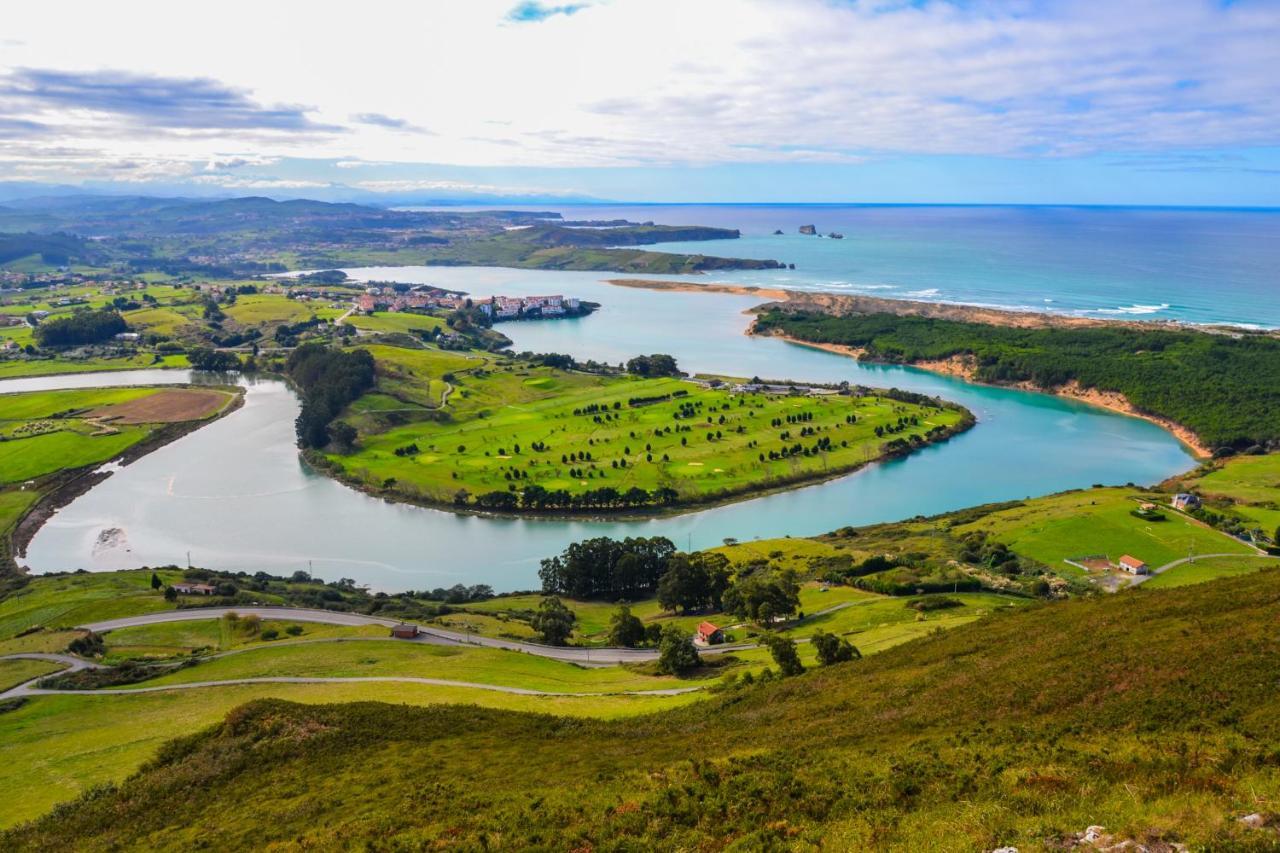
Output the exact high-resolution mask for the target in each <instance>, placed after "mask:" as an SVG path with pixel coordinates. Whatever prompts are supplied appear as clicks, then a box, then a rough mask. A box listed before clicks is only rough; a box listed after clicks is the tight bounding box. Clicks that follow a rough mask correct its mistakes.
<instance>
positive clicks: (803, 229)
mask: <svg viewBox="0 0 1280 853" xmlns="http://www.w3.org/2000/svg"><path fill="white" fill-rule="evenodd" d="M800 233H801V234H817V233H818V229H817V226H814V225H801V226H800Z"/></svg>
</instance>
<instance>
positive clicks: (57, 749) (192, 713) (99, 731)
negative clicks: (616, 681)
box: [0, 683, 702, 827]
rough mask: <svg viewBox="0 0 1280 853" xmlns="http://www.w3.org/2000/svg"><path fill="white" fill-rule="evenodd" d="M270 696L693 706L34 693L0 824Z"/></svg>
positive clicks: (2, 722) (17, 728)
mask: <svg viewBox="0 0 1280 853" xmlns="http://www.w3.org/2000/svg"><path fill="white" fill-rule="evenodd" d="M268 696H269V697H276V698H280V699H288V700H290V701H294V702H302V703H306V704H320V705H324V704H329V703H334V702H390V703H394V704H396V705H401V706H403V705H437V704H443V703H457V704H462V705H473V706H481V707H486V708H497V709H505V710H512V711H532V712H535V713H543V714H556V715H560V716H566V717H596V718H605V719H611V718H618V717H627V716H634V715H637V714H645V713H651V712H653V711H659V710H663V709H667V708H674V707H678V706H681V705H686V704H689V703H691V702H697V701H700V699H701V698H702V696H701V694H700V693H692V694H683V695H677V696H590V697H567V696H564V697H557V696H519V695H513V694H508V693H499V692H495V691H492V690H476V689H471V688H462V687H435V686H430V685H422V684H397V683H383V684H378V683H369V684H259V685H239V686H226V687H213V688H200V689H192V690H178V691H174V692H172V693H152V694H139V695H134V696H127V695H121V694H119V693H113V692H110V691H103V693H102V694H101V695H95V696H37V697H33V698H32V699H30V700H29V701H28V702H27V703H26V704H24V705H23V706H22V707H21V708H18V709H17V710H14V711H9V712H7V713H4V714H0V827H9V826H13V825H14V824H16V823H20V822H22V821H24V820H29V819H31V818H34V817H36V816H38V815H41V814H43V813H44V812H46V811H48V810H49V809H50V808H52V807H53V806H54V805H55V804H57V803H59V802H62V801H64V800H68V799H71V798H73V797H75V796H76V795H77V794H78V793H79V792H81V791H83V790H85V789H87V788H90V787H92V786H93V785H96V784H99V783H102V782H109V781H114V782H118V781H121V780H123V779H124V778H125V777H127V776H129V775H130V774H132V773H133V772H134V771H135V770H137V769H138V767H139V766H141V765H142V763H143V762H145V761H147V760H148V759H150V758H151V757H152V756H153V755H155V752H156V750H157V748H159V746H160V745H161V744H163V743H164V742H165V741H167V740H170V739H171V738H175V737H178V736H181V735H188V734H192V733H194V732H196V731H199V730H200V729H202V728H204V727H206V726H210V725H213V724H214V723H217V722H219V721H221V720H222V719H223V717H225V716H226V714H227V712H228V711H230V710H231V709H232V708H235V707H237V706H240V705H243V704H244V703H245V702H249V701H251V700H254V699H261V698H263V697H268Z"/></svg>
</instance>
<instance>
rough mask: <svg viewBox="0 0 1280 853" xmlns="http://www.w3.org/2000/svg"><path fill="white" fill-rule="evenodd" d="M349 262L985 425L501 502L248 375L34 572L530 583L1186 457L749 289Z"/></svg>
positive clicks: (691, 362)
mask: <svg viewBox="0 0 1280 853" xmlns="http://www.w3.org/2000/svg"><path fill="white" fill-rule="evenodd" d="M350 272H352V274H353V275H358V276H360V277H363V278H367V279H392V278H394V279H395V280H398V281H408V282H417V281H422V282H430V283H433V284H438V285H440V286H443V287H448V288H454V289H460V290H466V291H468V292H470V293H472V294H474V295H476V296H487V295H489V294H490V293H501V294H507V295H536V294H539V293H565V294H571V295H574V296H578V297H580V298H583V299H590V300H592V301H595V302H600V303H601V304H602V305H603V306H604V308H603V309H602V310H601V311H599V312H597V313H595V314H593V315H592V316H590V317H586V318H581V319H575V320H557V321H544V322H538V323H532V322H529V323H512V324H507V325H504V326H503V327H502V330H503V332H504V333H505V334H507V335H508V336H509V337H510V338H512V339H513V340H514V341H515V349H516V350H518V351H519V350H533V351H538V352H548V351H556V352H567V353H571V354H572V355H574V356H576V357H578V358H582V359H587V358H594V359H597V360H605V361H610V362H616V361H619V360H623V359H625V358H628V357H630V356H632V355H636V354H639V353H652V352H666V353H671V354H673V355H675V356H676V357H677V358H678V359H679V361H680V364H681V367H682V368H683V369H685V370H687V371H707V372H716V373H723V374H729V375H737V376H753V375H758V376H761V377H763V378H769V379H796V380H811V381H817V382H839V381H842V380H848V381H849V382H851V383H855V384H865V385H870V386H875V387H898V388H903V389H909V390H912V391H918V392H921V393H925V394H931V395H937V396H940V397H943V398H945V399H948V400H952V401H955V402H957V403H960V404H961V405H964V406H966V407H967V408H969V409H970V410H971V411H972V412H973V413H974V414H975V415H976V416H977V419H978V424H977V426H976V427H974V428H973V429H972V430H970V431H968V432H966V433H964V434H962V435H959V436H957V437H955V438H953V439H951V440H950V441H948V442H945V443H943V444H940V445H936V446H932V447H927V448H925V449H923V450H921V451H919V452H917V453H915V454H913V455H911V456H909V457H906V458H902V459H896V460H892V461H888V462H885V463H882V464H876V465H872V466H870V467H868V468H866V469H863V470H862V471H859V472H857V473H854V474H851V475H849V476H845V477H841V478H839V479H835V480H831V481H828V482H825V483H819V484H815V485H811V486H806V487H802V488H798V489H794V490H791V491H786V492H781V493H778V494H772V495H767V496H764V497H760V498H755V499H751V500H746V501H741V502H737V503H732V504H727V505H724V506H719V507H713V508H710V509H703V510H699V511H695V512H690V513H687V514H683V515H678V516H669V517H660V518H649V519H641V520H607V519H606V520H570V519H555V518H536V519H515V518H493V517H483V516H475V515H458V514H454V513H450V512H447V511H439V510H431V509H423V508H420V507H415V506H408V505H403V504H391V503H388V502H386V501H383V500H381V499H378V498H373V497H370V496H367V495H364V494H362V493H360V492H357V491H355V490H352V489H350V488H347V487H345V486H342V485H340V484H338V483H337V482H334V481H333V480H330V479H328V478H327V477H325V476H323V475H321V474H318V473H316V472H314V471H311V470H310V469H309V468H308V467H307V466H305V465H304V464H303V463H302V462H301V461H300V459H299V457H298V453H297V448H296V446H295V443H294V429H293V422H294V418H295V417H296V415H297V412H298V401H297V398H296V396H295V395H294V394H293V392H292V391H291V390H290V389H289V388H288V387H287V386H286V385H285V384H284V383H283V382H281V381H279V380H276V379H267V378H251V377H244V378H241V379H240V380H239V381H240V383H241V384H243V385H244V386H245V387H246V398H245V405H244V406H243V407H242V408H241V409H240V410H238V411H236V412H234V413H232V414H231V415H229V416H227V417H225V418H222V419H221V420H218V421H216V422H214V423H212V424H210V425H208V426H206V427H203V428H201V429H199V430H196V431H195V432H193V433H191V434H189V435H187V436H185V437H183V438H181V439H179V440H178V441H175V442H173V443H172V444H169V445H167V446H165V447H162V448H160V449H159V450H157V451H155V452H153V453H151V454H150V455H148V456H145V457H143V458H142V459H140V460H138V461H136V462H134V463H133V464H131V465H129V466H127V467H126V468H124V469H122V470H119V471H117V472H116V473H114V474H113V475H112V476H111V477H109V478H108V479H107V480H105V481H104V482H103V483H101V484H100V485H98V486H96V487H94V488H93V489H91V490H90V491H89V492H88V493H86V494H85V495H83V496H81V497H79V498H78V499H76V500H75V501H73V502H72V503H71V504H69V505H68V506H66V507H64V508H63V509H61V510H60V511H58V512H57V513H56V514H55V515H54V516H53V517H52V518H51V519H50V521H49V522H48V523H47V524H46V525H45V526H44V527H43V528H42V529H41V530H40V531H39V532H38V533H37V534H36V536H35V538H34V540H33V541H32V542H31V545H30V547H29V548H28V550H27V554H26V558H25V560H20V562H22V563H25V564H26V565H28V566H30V567H31V569H32V571H35V572H46V571H57V570H71V569H79V568H85V569H90V570H109V569H119V568H129V567H135V566H140V565H164V564H170V563H176V564H185V562H186V560H187V555H188V553H190V559H191V561H192V563H193V564H195V565H199V566H205V567H209V568H216V569H228V570H235V571H238V570H245V571H258V570H262V571H268V572H271V573H273V574H281V573H284V574H287V573H291V572H293V571H295V570H297V569H303V570H308V569H309V570H311V571H313V572H314V573H315V574H317V575H319V576H321V577H324V578H328V579H336V578H338V577H350V578H354V579H356V580H357V581H358V582H361V583H367V584H370V585H371V586H373V587H374V588H377V589H388V590H391V589H421V588H432V587H436V586H450V585H452V584H454V583H458V582H465V583H481V582H482V583H489V584H491V585H493V587H494V588H495V589H497V590H501V591H507V590H514V589H530V588H536V587H537V585H538V579H537V569H538V564H539V560H541V559H542V558H543V557H547V556H550V555H552V554H555V553H557V552H559V551H560V550H562V549H563V548H564V546H565V545H567V544H568V543H569V542H572V541H575V540H579V539H584V538H587V537H591V536H615V537H620V536H654V535H663V536H667V537H669V538H671V539H672V540H673V541H675V542H676V543H677V545H678V546H679V547H681V548H689V547H692V548H700V547H708V546H711V545H716V544H719V543H720V542H721V541H722V540H724V539H725V538H729V537H732V538H736V539H739V540H742V541H748V540H751V539H756V538H769V537H777V536H787V535H790V536H806V535H813V534H817V533H822V532H825V531H828V530H833V529H835V528H838V527H842V526H844V525H859V524H868V523H873V522H879V521H891V520H897V519H901V518H907V517H911V516H915V515H930V514H934V513H939V512H944V511H947V510H952V509H958V508H961V507H965V506H972V505H975V504H980V503H986V502H990V501H997V500H1009V499H1015V498H1023V497H1028V496H1032V495H1041V494H1047V493H1050V492H1055V491H1060V490H1063V489H1069V488H1079V487H1087V486H1089V485H1092V484H1094V483H1108V484H1114V483H1125V482H1135V483H1153V482H1157V481H1159V480H1162V479H1164V478H1165V477H1168V476H1170V475H1171V474H1174V473H1177V472H1178V471H1182V470H1186V469H1187V468H1188V467H1190V466H1191V464H1192V461H1193V460H1192V458H1191V456H1190V455H1189V454H1188V452H1187V451H1186V450H1185V449H1184V448H1183V447H1182V445H1181V444H1179V443H1178V441H1177V440H1176V439H1174V438H1173V436H1171V435H1169V434H1168V433H1166V432H1164V431H1163V430H1161V429H1160V428H1159V427H1157V426H1155V425H1153V424H1150V423H1147V422H1146V421H1142V420H1137V419H1134V418H1127V417H1123V416H1119V415H1115V414H1112V413H1110V412H1107V411H1104V410H1101V409H1097V408H1093V407H1090V406H1086V405H1084V404H1081V403H1077V402H1074V401H1069V400H1062V399H1058V398H1055V397H1051V396H1048V395H1044V394H1036V393H1030V392H1025V391H1017V390H1010V389H1001V388H992V387H986V386H980V385H973V384H969V383H966V382H963V381H960V380H956V379H952V378H949V377H944V376H937V375H934V374H930V373H926V372H923V371H919V370H915V369H912V368H901V367H883V366H874V365H861V364H859V363H857V362H855V361H853V360H852V359H848V358H844V357H842V356H838V355H833V354H830V353H826V352H821V351H818V350H814V349H810V348H806V347H801V346H796V345H793V344H788V343H785V342H783V341H778V340H772V339H762V338H751V337H748V336H746V335H745V334H744V331H745V329H746V327H747V325H748V322H749V318H748V317H746V316H745V315H744V314H743V313H742V312H743V311H744V310H745V309H747V308H749V307H751V306H752V305H754V304H757V303H758V302H759V301H760V300H758V299H754V298H750V297H738V296H727V295H723V294H699V293H682V292H656V291H646V290H638V289H632V288H619V287H613V286H611V285H607V284H604V283H601V282H600V280H599V279H600V278H601V275H600V274H598V273H562V272H555V273H550V272H530V271H522V270H508V269H484V268H457V269H441V268H413V267H407V268H396V269H370V270H358V271H350ZM614 277H618V276H614ZM200 380H201V377H199V376H198V375H193V374H192V373H190V372H188V371H160V370H139V371H123V372H119V373H105V374H80V375H67V376H47V377H33V378H28V379H16V380H7V381H3V382H0V393H2V392H16V391H26V390H46V389H53V388H69V387H90V386H102V385H121V384H169V383H180V382H189V381H200ZM218 381H225V378H223V377H218ZM111 528H116V529H119V530H120V531H122V535H119V536H117V537H113V538H112V539H111V541H110V544H107V545H100V544H99V534H100V533H101V532H102V531H103V530H106V529H111Z"/></svg>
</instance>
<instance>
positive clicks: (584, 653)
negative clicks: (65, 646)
mask: <svg viewBox="0 0 1280 853" xmlns="http://www.w3.org/2000/svg"><path fill="white" fill-rule="evenodd" d="M226 613H236V614H238V615H240V616H248V615H255V616H258V617H259V618H262V619H291V620H293V621H295V622H323V623H326V624H329V625H383V626H385V627H387V628H390V627H391V626H392V625H399V624H401V623H400V620H398V619H386V618H384V617H381V616H366V615H365V614H363V613H342V612H339V611H336V610H310V609H306V608H301V607H200V608H189V609H185V610H165V611H162V612H160V613H146V614H143V615H140V616H127V617H125V618H123V619H110V620H107V621H105V622H90V623H87V624H84V625H81V626H79V627H81V628H84V629H86V630H90V631H95V632H97V633H99V634H104V633H106V632H108V631H115V630H117V629H119V628H132V627H135V626H138V625H157V624H161V623H165V622H186V621H189V620H192V619H220V618H222V616H223V615H224V614H226ZM418 630H419V631H420V632H421V633H420V634H419V635H418V639H417V640H405V641H404V642H420V643H436V644H444V645H458V646H483V647H485V648H490V649H506V650H507V651H512V652H524V653H525V654H530V655H537V656H539V657H544V658H552V659H553V660H560V661H568V662H569V663H577V664H583V665H585V666H608V665H611V664H618V663H643V662H644V661H651V660H657V658H658V652H657V650H656V649H621V648H596V649H588V648H582V647H576V646H544V645H541V644H539V643H526V642H521V641H519V640H501V639H498V638H496V637H481V636H477V635H474V634H464V633H462V632H459V631H446V630H444V629H442V628H433V627H429V626H426V625H419V626H418ZM751 648H755V646H754V645H753V644H739V645H733V646H714V647H712V648H707V649H701V650H700V651H702V653H703V654H724V653H726V652H733V651H742V650H744V649H751Z"/></svg>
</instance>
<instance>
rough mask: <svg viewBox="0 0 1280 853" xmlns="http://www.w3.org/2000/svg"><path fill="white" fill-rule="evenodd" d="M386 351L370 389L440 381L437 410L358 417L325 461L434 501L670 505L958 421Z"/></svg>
mask: <svg viewBox="0 0 1280 853" xmlns="http://www.w3.org/2000/svg"><path fill="white" fill-rule="evenodd" d="M388 349H390V348H385V347H384V348H370V350H371V351H372V352H373V354H374V357H375V359H377V360H379V363H380V368H379V371H380V373H379V390H380V392H381V393H382V394H390V395H392V396H397V397H400V398H401V399H409V400H410V402H414V403H419V404H424V405H432V404H434V402H435V399H434V394H430V393H429V394H428V395H427V397H426V398H425V399H424V398H423V396H422V395H421V394H419V395H418V396H417V397H414V398H406V397H405V395H404V394H403V393H400V394H398V393H397V388H396V385H397V383H401V382H403V379H401V378H400V377H401V375H402V374H398V373H396V371H406V370H407V371H409V372H410V373H412V376H413V379H414V380H415V381H420V380H421V378H422V377H424V376H425V377H428V378H436V377H439V378H440V379H441V380H442V381H444V380H446V378H447V379H448V381H449V383H450V384H451V385H452V386H453V392H452V394H451V395H450V396H449V398H448V402H447V405H446V406H445V407H444V408H445V411H446V412H447V413H448V415H449V418H448V419H447V420H438V419H432V420H417V421H414V422H411V423H407V424H406V423H398V424H397V423H396V422H395V421H390V422H388V424H387V428H385V429H382V430H381V431H376V432H370V431H369V422H368V420H367V419H365V420H362V421H360V423H359V426H358V428H361V427H363V429H364V431H363V432H362V434H361V436H360V439H359V442H358V447H357V449H356V450H355V451H354V452H351V453H330V454H329V459H330V461H331V462H334V463H337V464H338V465H340V466H341V467H342V468H343V469H344V470H345V472H346V473H347V475H348V476H351V477H354V478H356V479H358V480H359V481H361V482H364V483H368V484H371V485H374V486H376V487H386V488H392V489H393V490H394V491H396V492H399V493H402V494H406V495H409V496H411V497H415V498H420V499H424V500H427V501H433V502H438V503H449V502H453V501H454V497H455V495H456V494H457V493H458V492H459V491H460V490H465V491H466V492H468V493H469V494H471V495H483V494H486V493H493V492H523V491H524V490H525V489H526V488H530V487H539V488H541V489H543V490H545V491H546V492H550V493H553V494H556V495H561V496H581V495H584V494H586V493H591V492H597V491H598V490H600V489H605V488H611V489H613V490H616V491H617V492H619V493H625V492H628V491H629V490H633V489H636V490H643V491H645V492H650V493H657V492H658V490H668V491H669V492H670V493H674V495H675V496H676V497H675V498H674V502H676V503H680V502H694V501H698V500H706V499H716V498H719V497H728V496H732V495H737V494H742V493H745V492H748V491H754V490H762V489H768V488H777V487H781V486H784V485H788V484H791V483H795V482H799V481H802V480H805V479H815V478H821V477H824V476H831V475H835V474H838V473H841V472H844V471H848V470H852V469H854V468H857V467H859V466H861V465H863V464H866V463H867V462H870V461H872V460H874V459H877V458H879V457H880V456H882V455H883V453H884V452H885V451H884V449H883V448H884V445H885V444H886V443H887V442H889V441H891V440H895V439H901V440H904V441H907V442H910V441H912V440H916V441H924V440H926V435H927V434H928V433H930V431H931V430H936V431H943V430H950V429H953V428H955V427H957V426H958V425H959V424H960V423H961V422H962V421H963V420H964V418H965V415H964V413H963V412H961V411H958V410H955V409H951V408H941V407H936V406H931V405H919V404H914V403H904V402H900V401H897V400H893V399H890V398H887V397H881V396H878V395H876V394H874V393H873V394H868V395H865V396H839V395H834V394H833V395H830V396H816V397H810V396H786V395H772V394H758V393H734V392H732V391H729V390H721V389H712V388H708V387H705V386H703V385H700V384H697V383H693V382H688V381H684V380H680V379H639V378H635V377H626V376H609V377H602V376H597V375H590V374H583V373H575V372H567V371H561V370H554V369H552V368H547V367H535V366H531V365H527V364H522V363H515V362H507V361H500V360H496V359H493V358H488V357H486V358H482V359H480V360H478V361H477V360H476V359H473V358H468V357H460V356H455V355H453V354H451V353H442V352H439V351H433V350H398V351H396V352H395V353H394V354H392V353H389V352H388ZM463 370H466V372H465V373H464V372H462V371H463ZM357 414H361V415H367V414H368V411H367V410H366V411H363V412H357ZM401 420H403V419H401ZM877 430H879V433H877ZM908 446H909V445H908ZM641 502H645V501H641ZM632 503H633V504H634V503H635V502H634V501H633V502H632ZM552 505H553V504H549V503H548V504H545V505H544V508H545V506H552ZM534 508H537V507H536V506H535V507H534Z"/></svg>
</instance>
